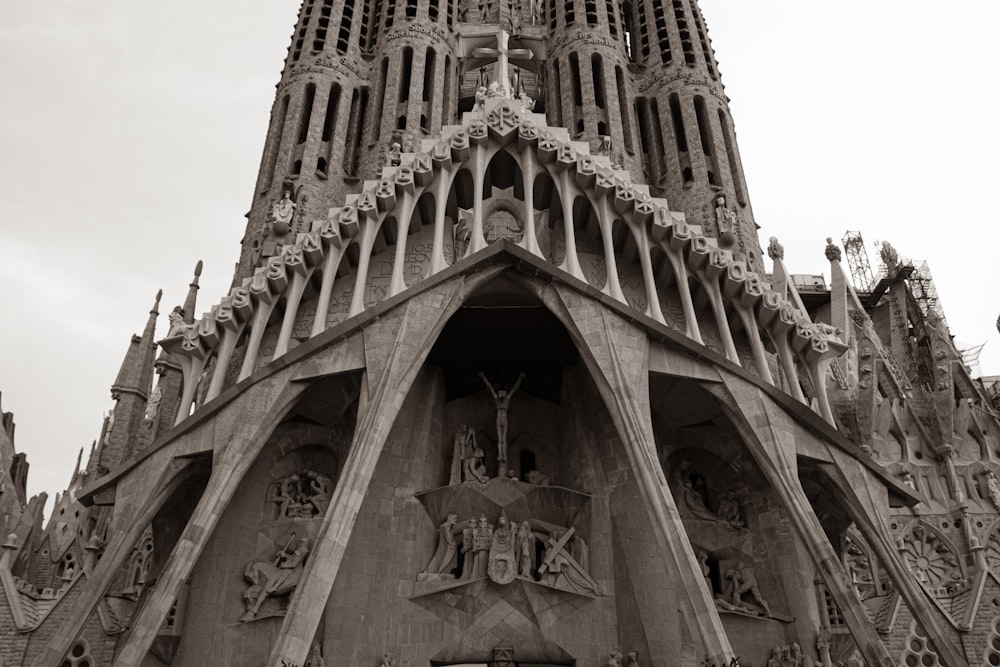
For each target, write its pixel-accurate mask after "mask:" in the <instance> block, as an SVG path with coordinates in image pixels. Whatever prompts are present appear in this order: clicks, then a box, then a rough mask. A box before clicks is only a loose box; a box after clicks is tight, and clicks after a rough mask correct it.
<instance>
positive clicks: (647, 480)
mask: <svg viewBox="0 0 1000 667" xmlns="http://www.w3.org/2000/svg"><path fill="white" fill-rule="evenodd" d="M542 297H543V300H544V301H545V303H546V304H547V305H548V306H549V307H550V308H551V309H552V310H553V311H554V313H555V315H556V316H557V317H559V318H560V319H561V320H562V321H563V323H564V324H565V325H566V327H567V329H568V330H569V332H570V335H571V336H572V337H573V339H574V340H575V341H576V343H577V346H578V348H579V350H580V354H581V357H582V358H583V359H584V361H585V363H586V365H587V368H588V370H589V371H590V373H591V375H592V377H593V379H594V383H595V384H596V385H597V388H598V391H599V392H600V394H601V397H602V398H603V399H604V403H605V405H606V406H607V408H608V412H609V413H610V415H611V418H612V420H613V421H614V424H615V427H616V429H617V430H618V433H619V435H620V436H621V439H622V443H623V445H624V447H625V450H626V452H627V453H628V457H629V463H630V465H631V467H632V473H633V474H634V475H635V478H636V481H637V482H638V485H639V489H640V493H641V495H642V498H643V501H644V502H645V505H646V510H647V511H648V512H649V516H650V519H651V522H652V527H653V530H654V533H655V535H656V539H657V541H658V542H659V544H660V547H661V551H662V554H663V558H664V559H665V560H666V561H667V562H666V566H667V569H668V571H670V572H674V573H676V579H675V580H674V581H675V583H677V584H678V585H679V586H680V588H681V590H680V591H679V595H680V598H681V599H680V600H679V602H680V603H681V604H682V605H683V606H684V610H685V611H686V612H687V613H688V614H689V617H688V619H689V623H690V625H689V628H690V631H691V633H692V634H693V635H694V636H695V637H697V640H698V641H699V642H700V643H701V649H702V650H701V651H700V655H699V659H700V658H701V657H705V658H707V659H708V661H709V662H712V663H715V664H728V662H729V660H730V658H731V657H732V656H733V650H732V647H731V646H730V645H729V639H728V638H727V636H726V632H725V628H724V627H723V625H722V620H721V619H720V618H719V614H718V611H717V610H716V607H715V603H714V602H713V601H712V599H711V596H710V594H709V592H708V590H707V589H706V588H705V586H704V585H703V580H702V576H701V574H700V572H701V570H700V566H699V564H698V560H697V558H696V557H695V554H694V550H693V549H692V547H691V543H690V541H689V540H688V538H687V533H686V532H685V530H684V525H683V523H682V522H681V518H680V514H679V513H678V511H677V505H676V504H675V503H674V498H673V496H672V495H671V493H670V489H669V487H668V486H667V479H666V476H665V475H664V474H663V467H662V466H661V465H660V461H659V458H658V456H657V452H656V442H655V440H654V437H653V424H652V417H651V415H650V410H649V340H648V338H647V336H646V334H645V332H643V331H641V330H640V329H638V328H636V327H634V326H632V325H630V324H628V323H627V322H626V321H625V320H624V319H622V318H621V317H619V316H618V315H616V314H614V313H612V312H610V311H608V310H607V309H606V308H605V307H604V306H602V305H601V304H599V303H597V302H594V301H592V300H590V299H587V298H585V297H583V296H581V295H580V294H579V293H577V292H576V291H573V290H570V289H568V288H562V287H559V286H555V287H553V288H550V289H548V290H546V291H545V292H544V293H543V295H542ZM696 573H697V574H696ZM651 658H652V662H653V663H654V664H668V663H670V662H672V661H673V660H675V659H676V656H651Z"/></svg>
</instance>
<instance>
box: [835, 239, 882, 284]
mask: <svg viewBox="0 0 1000 667" xmlns="http://www.w3.org/2000/svg"><path fill="white" fill-rule="evenodd" d="M842 241H843V243H844V253H845V254H846V255H847V265H848V266H849V267H850V269H851V282H852V283H854V289H855V290H856V291H858V292H871V291H872V289H874V287H875V277H874V276H873V275H872V267H871V264H870V263H869V262H868V252H867V251H866V250H865V242H864V239H862V238H861V232H847V233H846V234H844V238H843V239H842Z"/></svg>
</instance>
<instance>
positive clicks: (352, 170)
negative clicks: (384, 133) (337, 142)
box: [344, 89, 361, 176]
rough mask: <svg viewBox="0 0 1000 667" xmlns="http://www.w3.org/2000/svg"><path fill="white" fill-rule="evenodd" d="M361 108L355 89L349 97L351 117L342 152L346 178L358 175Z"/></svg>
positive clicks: (359, 96)
mask: <svg viewBox="0 0 1000 667" xmlns="http://www.w3.org/2000/svg"><path fill="white" fill-rule="evenodd" d="M360 106H361V93H360V92H359V91H358V90H357V89H355V91H354V93H353V94H352V95H351V115H350V116H349V118H350V121H349V123H348V128H347V137H345V140H346V141H345V147H346V149H345V150H344V173H345V174H346V175H348V176H357V175H358V155H359V154H360V140H361V116H360V115H359V113H358V112H359V111H360Z"/></svg>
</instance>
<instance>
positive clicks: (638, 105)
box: [623, 97, 653, 177]
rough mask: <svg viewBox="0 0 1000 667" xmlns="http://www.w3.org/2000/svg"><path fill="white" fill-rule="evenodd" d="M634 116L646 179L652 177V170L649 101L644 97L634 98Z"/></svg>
mask: <svg viewBox="0 0 1000 667" xmlns="http://www.w3.org/2000/svg"><path fill="white" fill-rule="evenodd" d="M623 115H624V114H623ZM635 116H636V118H637V119H638V121H639V152H640V153H641V154H642V167H643V169H644V170H645V172H646V174H647V177H652V175H653V169H652V165H651V164H650V159H651V158H652V150H653V146H652V144H653V135H652V133H651V132H650V128H649V101H648V100H647V99H646V98H645V97H637V98H635Z"/></svg>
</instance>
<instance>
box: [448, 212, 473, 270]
mask: <svg viewBox="0 0 1000 667" xmlns="http://www.w3.org/2000/svg"><path fill="white" fill-rule="evenodd" d="M451 235H452V249H453V252H454V255H453V257H452V261H454V262H457V261H458V260H460V259H462V257H463V256H464V255H465V250H466V248H468V247H469V240H470V239H472V226H471V225H470V224H469V214H467V213H466V212H465V211H462V210H459V211H458V222H457V223H455V224H454V225H453V226H452V228H451Z"/></svg>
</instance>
